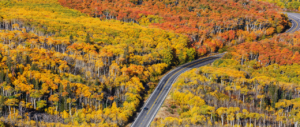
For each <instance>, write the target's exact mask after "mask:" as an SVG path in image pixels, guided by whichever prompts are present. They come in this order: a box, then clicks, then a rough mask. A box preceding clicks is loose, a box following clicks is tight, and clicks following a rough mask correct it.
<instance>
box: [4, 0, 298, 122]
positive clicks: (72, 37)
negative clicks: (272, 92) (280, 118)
mask: <svg viewBox="0 0 300 127" xmlns="http://www.w3.org/2000/svg"><path fill="white" fill-rule="evenodd" d="M64 6H66V7H69V8H66V7H64ZM70 8H72V9H70ZM266 8H268V9H266ZM74 9H77V10H74ZM276 9H278V8H277V7H276V6H274V5H272V4H268V3H265V2H257V1H252V0H228V1H223V0H213V1H206V0H198V1H194V0H180V1H179V0H178V1H157V0H153V1H151V0H149V1H141V0H139V1H127V0H124V1H115V0H97V1H96V0H95V1H91V0H71V1H65V0H58V1H57V0H1V1H0V65H1V66H0V115H1V118H0V120H1V121H4V123H6V124H9V125H12V126H45V125H48V126H77V125H81V126H125V125H127V124H128V122H130V121H129V120H130V119H132V117H133V116H134V114H135V113H136V112H137V111H138V109H139V106H140V105H141V101H143V99H145V98H146V95H148V93H151V92H152V90H153V89H154V88H155V86H156V84H157V81H158V80H159V77H160V76H161V75H162V74H163V73H164V72H166V71H167V70H169V69H171V68H172V66H176V65H180V64H183V63H186V62H189V61H192V60H194V59H195V58H198V57H201V56H204V55H207V54H208V53H210V52H216V51H222V50H225V48H224V47H225V46H228V47H230V46H233V45H234V47H233V48H232V49H231V50H232V54H231V55H232V58H233V59H234V60H235V61H236V64H237V65H239V64H241V66H245V64H246V63H251V61H253V59H254V58H252V57H251V59H246V58H244V57H246V56H247V57H249V55H250V56H251V51H252V50H251V43H250V42H252V41H260V40H262V39H264V38H267V37H271V36H273V35H274V34H276V33H280V32H282V31H283V30H284V29H285V28H286V27H287V26H288V20H287V17H286V16H285V15H283V14H280V13H278V12H277V11H276ZM78 10H79V11H78ZM82 12H83V13H82ZM288 36H289V35H286V38H288ZM293 36H297V35H293ZM274 40H276V39H274ZM274 40H270V41H274ZM277 40H278V44H274V45H272V46H271V47H270V49H268V51H272V50H273V48H276V51H277V50H278V52H284V53H286V54H284V55H282V57H284V58H282V59H285V60H286V61H287V62H284V63H280V62H279V61H278V60H277V59H276V60H275V61H274V60H273V59H272V60H270V61H271V62H270V61H267V60H266V57H262V58H261V56H262V55H261V54H263V53H264V52H263V51H257V52H255V53H254V56H253V57H257V56H256V55H257V54H260V55H259V58H258V59H260V60H261V61H259V62H257V63H256V64H259V66H258V65H257V66H258V67H265V66H268V65H270V64H272V66H274V67H277V66H278V67H279V66H281V65H289V66H291V68H290V69H294V68H293V66H294V65H291V63H290V62H289V61H290V60H295V61H296V60H298V57H297V55H299V53H297V52H295V53H293V55H290V54H289V53H291V52H294V51H295V50H298V49H295V48H294V47H293V46H289V45H290V44H293V45H298V43H297V41H293V40H289V42H288V43H282V42H280V40H281V39H280V38H278V39H277ZM244 42H247V43H245V44H243V45H238V44H240V43H244ZM268 43H270V42H268V41H267V40H264V41H261V44H260V45H257V46H260V47H264V46H267V45H268ZM239 46H244V47H245V48H244V49H243V51H242V50H237V49H239ZM295 47H296V46H295ZM240 52H243V53H244V54H242V55H245V56H239V55H240V54H239V53H240ZM278 52H276V53H277V54H278ZM235 54H239V55H235ZM277 54H276V55H277ZM298 61H299V60H298ZM224 66H225V65H224ZM270 67H271V66H270ZM212 68H219V66H216V67H211V68H209V67H207V68H206V70H208V71H209V70H210V69H212ZM270 69H271V68H270ZM222 71H224V72H226V74H228V75H231V76H232V77H229V78H228V76H226V75H219V74H216V73H217V72H214V73H212V71H211V70H210V72H206V71H205V70H202V71H198V72H199V73H200V72H201V74H202V73H203V74H205V75H206V76H199V78H203V80H207V81H209V80H211V82H212V81H215V82H218V81H222V82H223V83H225V84H228V82H238V81H236V80H239V79H241V78H247V79H248V80H252V77H251V78H250V77H247V73H246V72H243V71H242V70H239V69H237V70H234V68H233V69H228V68H225V67H224V68H220V70H219V71H218V73H221V72H222ZM262 71H264V70H262ZM282 71H285V70H284V68H282ZM255 72H256V73H259V72H260V71H255ZM251 73H252V72H251ZM253 73H254V72H253ZM274 73H275V72H274ZM276 73H277V72H276ZM197 74H198V73H197ZM272 74H273V73H272ZM286 74H287V73H286ZM195 75H196V74H195ZM270 75H271V73H270ZM291 75H293V74H291ZM218 76H223V77H222V80H219V79H216V78H217V77H218ZM293 76H294V75H293ZM210 77H212V78H210ZM213 77H215V78H213ZM270 77H271V76H270ZM296 77H297V76H294V78H295V79H293V82H297V81H298V80H297V78H296ZM188 78H189V77H188ZM188 78H187V80H189V79H188ZM223 78H224V80H223ZM288 78H290V77H288ZM225 79H226V80H225ZM228 80H229V81H228ZM281 80H282V81H283V82H287V80H289V79H286V78H283V79H281ZM201 81H202V80H201ZM187 82H188V81H186V83H187ZM249 82H250V81H249ZM192 83H195V82H192ZM250 83H252V82H250ZM251 85H252V84H251ZM215 86H217V85H215ZM176 87H177V86H176ZM187 87H189V86H187ZM194 88H196V86H192V89H194ZM204 88H205V89H206V87H204ZM207 88H208V86H207ZM249 88H250V87H249ZM215 89H217V87H214V88H212V89H211V90H215ZM228 89H229V88H228ZM183 90H185V88H184V89H183ZM243 90H245V91H243V95H244V94H245V93H246V91H247V90H248V89H246V88H245V89H243ZM199 91H200V88H199V90H198V91H190V93H189V92H186V91H185V92H182V91H175V92H174V100H176V103H177V104H179V105H181V106H185V108H186V109H190V108H193V107H195V108H194V109H193V110H192V111H188V110H186V111H187V113H184V114H183V117H185V116H187V117H190V116H193V117H192V119H191V120H190V122H192V123H193V124H198V123H202V122H203V120H206V117H207V116H208V115H211V112H215V111H216V112H218V114H219V115H220V116H221V119H222V120H224V119H225V117H226V118H227V115H226V113H225V112H222V111H223V110H221V109H219V110H218V109H217V108H213V106H211V105H210V106H209V104H210V103H212V102H209V104H208V102H206V98H203V97H202V95H201V96H199V95H200V93H201V91H200V92H199ZM227 91H230V90H227ZM195 93H197V94H195ZM201 94H203V93H201ZM212 94H213V93H212ZM232 95H233V94H232ZM212 96H213V95H212ZM220 96H221V97H220V98H222V97H223V96H224V97H226V96H227V95H226V94H221V95H220ZM245 96H246V95H245ZM246 97H248V94H247V96H246ZM182 99H188V100H190V101H188V102H180V101H179V100H182ZM222 101H224V100H222ZM273 105H274V104H273ZM201 106H202V107H203V106H204V107H207V109H205V110H203V111H202V108H199V107H201ZM223 107H225V106H223ZM273 107H274V106H273ZM200 109H201V110H200ZM198 110H200V111H201V112H199V111H198ZM237 111H238V109H237V108H234V110H232V111H230V113H236V112H237ZM251 111H252V110H251ZM195 112H197V113H195ZM191 114H192V115H191ZM203 114H205V115H203ZM211 117H212V118H215V116H211ZM202 118H203V119H202ZM204 118H205V119H204ZM187 120H188V121H189V119H187ZM231 121H232V120H231ZM212 123H213V122H212ZM222 123H223V122H222ZM224 123H225V122H224ZM250 123H251V121H250Z"/></svg>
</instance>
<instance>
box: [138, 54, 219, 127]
mask: <svg viewBox="0 0 300 127" xmlns="http://www.w3.org/2000/svg"><path fill="white" fill-rule="evenodd" d="M211 59H214V57H212V58H208V59H205V60H200V61H198V62H196V63H193V64H191V65H188V66H186V67H183V68H182V69H180V70H178V71H177V72H176V73H174V74H172V75H171V76H170V78H169V79H168V81H167V82H166V83H165V85H164V87H163V88H162V89H161V91H160V92H159V94H158V96H157V97H156V99H155V101H154V102H153V104H152V106H151V108H150V109H149V111H148V112H147V115H148V114H149V112H150V111H151V109H152V107H153V106H154V104H155V103H156V101H157V99H158V98H159V96H160V94H161V92H162V91H163V90H164V89H165V87H166V84H168V83H169V80H170V79H171V77H172V76H174V75H175V74H177V73H178V72H180V71H181V70H183V69H185V68H188V67H190V66H193V65H195V64H198V63H200V62H203V61H208V60H211ZM147 115H146V116H147ZM146 116H145V118H146ZM143 121H144V120H143ZM142 124H143V122H142V123H141V125H142Z"/></svg>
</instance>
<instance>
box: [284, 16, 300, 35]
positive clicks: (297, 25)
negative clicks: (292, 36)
mask: <svg viewBox="0 0 300 127" xmlns="http://www.w3.org/2000/svg"><path fill="white" fill-rule="evenodd" d="M286 14H287V15H288V16H289V19H290V21H291V22H292V26H291V28H290V29H289V30H287V31H286V32H287V33H293V32H295V31H298V30H299V29H300V14H299V13H286Z"/></svg>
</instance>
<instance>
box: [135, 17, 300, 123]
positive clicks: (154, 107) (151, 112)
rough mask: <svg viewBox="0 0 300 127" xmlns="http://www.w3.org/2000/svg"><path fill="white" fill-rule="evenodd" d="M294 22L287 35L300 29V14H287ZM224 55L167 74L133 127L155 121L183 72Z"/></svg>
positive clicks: (197, 61)
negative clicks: (173, 85)
mask: <svg viewBox="0 0 300 127" xmlns="http://www.w3.org/2000/svg"><path fill="white" fill-rule="evenodd" d="M286 14H287V15H288V17H289V19H290V21H291V22H292V26H291V28H290V29H288V30H287V31H286V33H293V32H295V31H298V30H299V29H300V14H298V13H286ZM223 55H224V54H219V55H216V56H210V57H207V58H203V59H198V60H195V61H192V62H189V63H186V64H184V65H181V66H179V67H177V68H176V69H174V70H172V71H170V72H169V73H167V74H166V75H165V76H164V77H163V78H162V79H161V80H160V82H159V83H158V85H157V87H156V88H155V90H154V92H153V93H152V94H151V96H150V97H149V98H148V99H147V101H146V103H145V104H144V106H143V109H142V110H141V112H140V113H139V114H138V116H137V118H136V119H135V120H134V122H133V124H132V125H131V127H148V126H150V123H151V122H152V120H153V119H154V117H155V115H156V114H157V112H158V110H159V109H160V107H161V105H162V104H163V102H164V100H165V98H166V97H167V95H168V93H169V91H170V89H171V87H172V84H173V83H174V82H175V81H176V79H177V77H178V76H179V75H180V74H182V73H183V72H185V71H187V70H190V69H191V68H198V67H200V66H204V65H207V64H209V63H212V62H213V61H215V60H216V59H219V58H221V57H222V56H223Z"/></svg>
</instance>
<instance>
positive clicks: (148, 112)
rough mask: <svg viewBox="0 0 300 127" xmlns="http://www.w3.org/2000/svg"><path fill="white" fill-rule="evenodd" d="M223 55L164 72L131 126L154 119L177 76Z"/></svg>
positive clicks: (136, 126)
mask: <svg viewBox="0 0 300 127" xmlns="http://www.w3.org/2000/svg"><path fill="white" fill-rule="evenodd" d="M222 56H223V54H219V55H216V56H210V57H207V58H203V59H198V60H194V61H192V62H190V63H186V64H184V65H181V66H179V67H177V68H176V69H174V70H172V71H170V72H169V73H168V74H166V75H165V76H164V77H163V78H162V79H161V80H160V82H159V83H158V85H157V87H156V89H155V90H154V92H153V93H152V94H151V96H150V97H149V98H148V100H147V101H146V103H145V104H144V106H143V109H142V110H141V112H140V113H139V114H138V117H137V118H136V119H135V121H134V123H133V124H132V125H131V127H148V126H150V123H151V121H152V120H153V119H154V117H155V115H156V114H157V112H158V110H159V108H160V107H161V105H162V104H163V102H164V100H165V98H166V97H167V95H168V93H169V91H170V89H171V87H172V84H173V83H174V82H175V81H176V79H177V77H178V76H179V75H180V74H181V73H183V72H185V71H187V70H190V69H192V68H198V67H200V66H204V65H207V64H209V63H212V62H213V61H215V60H216V59H219V58H221V57H222Z"/></svg>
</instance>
